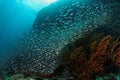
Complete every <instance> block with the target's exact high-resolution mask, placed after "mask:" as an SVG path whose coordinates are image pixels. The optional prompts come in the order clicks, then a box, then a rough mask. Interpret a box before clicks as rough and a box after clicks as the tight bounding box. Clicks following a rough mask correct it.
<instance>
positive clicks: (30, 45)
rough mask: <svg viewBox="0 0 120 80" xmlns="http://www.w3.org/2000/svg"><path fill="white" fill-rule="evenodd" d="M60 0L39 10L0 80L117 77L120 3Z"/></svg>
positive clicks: (114, 79) (115, 79) (99, 79)
mask: <svg viewBox="0 0 120 80" xmlns="http://www.w3.org/2000/svg"><path fill="white" fill-rule="evenodd" d="M101 1H102V0H99V1H98V2H97V1H94V0H92V1H91V2H90V0H85V2H83V1H82V0H73V2H72V1H67V0H66V1H65V2H63V1H59V2H58V3H53V4H52V5H50V6H48V7H46V8H44V9H42V10H41V11H40V12H39V13H38V15H37V17H36V20H35V22H34V24H33V28H32V30H30V31H28V32H27V33H26V34H25V35H24V36H23V37H22V39H21V40H20V41H19V42H18V44H16V48H15V50H14V51H13V53H14V54H15V55H13V56H11V57H10V59H9V60H8V61H7V62H6V63H5V65H4V66H3V68H2V69H1V71H0V79H1V80H119V79H120V77H119V75H120V74H119V72H120V14H119V13H120V5H119V4H120V3H118V2H116V1H113V2H109V1H108V2H106V3H103V2H101Z"/></svg>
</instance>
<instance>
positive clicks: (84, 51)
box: [62, 34, 120, 80]
mask: <svg viewBox="0 0 120 80" xmlns="http://www.w3.org/2000/svg"><path fill="white" fill-rule="evenodd" d="M95 35H96V34H93V36H92V37H91V38H93V39H89V44H86V46H83V45H80V46H79V47H77V48H75V49H74V50H73V51H71V52H69V53H67V54H66V53H63V55H62V65H63V66H65V67H66V68H65V69H67V70H69V71H72V73H75V74H76V76H77V80H96V77H97V76H101V75H102V76H105V75H109V74H110V73H115V72H114V71H112V68H116V69H119V68H120V37H118V36H117V38H116V37H113V36H111V35H103V34H99V38H98V36H96V37H97V38H98V39H97V38H96V39H95ZM101 35H102V36H101ZM87 37H88V36H87ZM100 38H101V39H100ZM81 39H82V38H81ZM84 43H86V42H84ZM116 73H117V72H116Z"/></svg>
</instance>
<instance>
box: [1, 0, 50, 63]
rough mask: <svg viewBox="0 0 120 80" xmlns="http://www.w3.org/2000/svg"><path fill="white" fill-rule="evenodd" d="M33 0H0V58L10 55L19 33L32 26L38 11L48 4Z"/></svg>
mask: <svg viewBox="0 0 120 80" xmlns="http://www.w3.org/2000/svg"><path fill="white" fill-rule="evenodd" d="M35 1H37V0H12V1H11V0H0V10H1V11H0V60H3V59H7V58H8V57H9V55H11V52H10V51H11V49H12V48H13V47H14V46H15V44H16V42H17V41H18V40H19V38H20V37H21V35H22V34H24V32H26V31H27V30H29V29H30V28H31V27H32V25H33V23H34V20H35V18H36V15H37V13H38V11H39V10H40V9H42V8H43V7H45V6H47V5H48V4H49V3H45V2H44V1H39V0H38V1H39V2H38V3H37V2H35ZM3 61H4V60H3Z"/></svg>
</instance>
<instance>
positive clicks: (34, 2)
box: [17, 0, 57, 11]
mask: <svg viewBox="0 0 120 80" xmlns="http://www.w3.org/2000/svg"><path fill="white" fill-rule="evenodd" d="M56 1H57V0H17V3H18V4H22V5H24V6H25V7H28V8H31V9H33V10H36V11H39V10H40V9H42V8H43V7H46V6H48V5H50V4H51V3H53V2H56Z"/></svg>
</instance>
